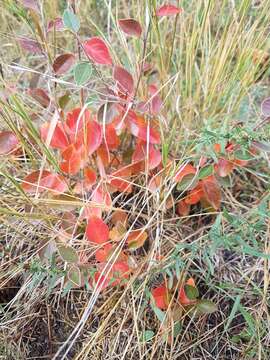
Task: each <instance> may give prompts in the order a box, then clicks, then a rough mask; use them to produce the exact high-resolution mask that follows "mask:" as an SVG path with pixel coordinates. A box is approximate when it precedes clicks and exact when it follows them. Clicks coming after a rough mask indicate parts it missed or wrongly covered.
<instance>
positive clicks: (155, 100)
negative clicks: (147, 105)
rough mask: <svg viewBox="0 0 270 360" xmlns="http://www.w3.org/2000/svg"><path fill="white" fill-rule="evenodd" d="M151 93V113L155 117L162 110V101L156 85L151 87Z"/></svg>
mask: <svg viewBox="0 0 270 360" xmlns="http://www.w3.org/2000/svg"><path fill="white" fill-rule="evenodd" d="M149 93H150V94H151V96H152V98H151V112H152V114H154V115H157V114H158V113H159V112H160V109H161V108H162V100H161V97H160V96H159V94H158V88H157V87H156V86H155V85H150V86H149Z"/></svg>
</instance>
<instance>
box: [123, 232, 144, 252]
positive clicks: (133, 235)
mask: <svg viewBox="0 0 270 360" xmlns="http://www.w3.org/2000/svg"><path fill="white" fill-rule="evenodd" d="M147 238H148V235H147V232H146V231H143V230H141V229H137V230H133V231H131V232H130V234H129V235H128V237H127V244H128V247H129V249H138V248H140V247H142V246H143V245H144V243H145V241H146V239H147Z"/></svg>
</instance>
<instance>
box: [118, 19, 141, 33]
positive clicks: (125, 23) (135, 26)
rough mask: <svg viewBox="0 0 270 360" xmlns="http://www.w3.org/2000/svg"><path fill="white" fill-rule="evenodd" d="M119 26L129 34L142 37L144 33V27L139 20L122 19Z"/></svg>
mask: <svg viewBox="0 0 270 360" xmlns="http://www.w3.org/2000/svg"><path fill="white" fill-rule="evenodd" d="M119 26H120V28H121V29H122V30H123V31H124V33H125V34H127V35H130V36H136V37H140V36H141V34H142V27H141V25H140V23H139V22H138V21H137V20H134V19H120V20H119Z"/></svg>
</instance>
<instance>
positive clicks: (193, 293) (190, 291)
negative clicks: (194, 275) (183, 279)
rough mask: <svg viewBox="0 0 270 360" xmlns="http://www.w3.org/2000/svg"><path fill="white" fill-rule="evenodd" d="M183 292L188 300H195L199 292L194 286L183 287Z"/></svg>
mask: <svg viewBox="0 0 270 360" xmlns="http://www.w3.org/2000/svg"><path fill="white" fill-rule="evenodd" d="M184 290H185V293H186V296H187V297H188V298H189V300H195V299H197V298H198V297H199V290H198V289H197V288H196V287H195V286H191V285H188V284H187V285H185V286H184Z"/></svg>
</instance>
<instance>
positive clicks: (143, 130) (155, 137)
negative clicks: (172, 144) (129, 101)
mask: <svg viewBox="0 0 270 360" xmlns="http://www.w3.org/2000/svg"><path fill="white" fill-rule="evenodd" d="M127 123H128V125H129V129H130V132H131V134H132V135H134V136H136V137H138V138H139V139H141V140H144V141H145V142H150V143H151V144H160V135H159V131H158V130H157V129H156V128H154V127H151V126H150V123H148V122H147V121H146V120H145V119H144V118H143V117H142V116H138V115H137V114H136V113H135V112H134V111H131V110H130V111H129V113H128V116H127Z"/></svg>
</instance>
